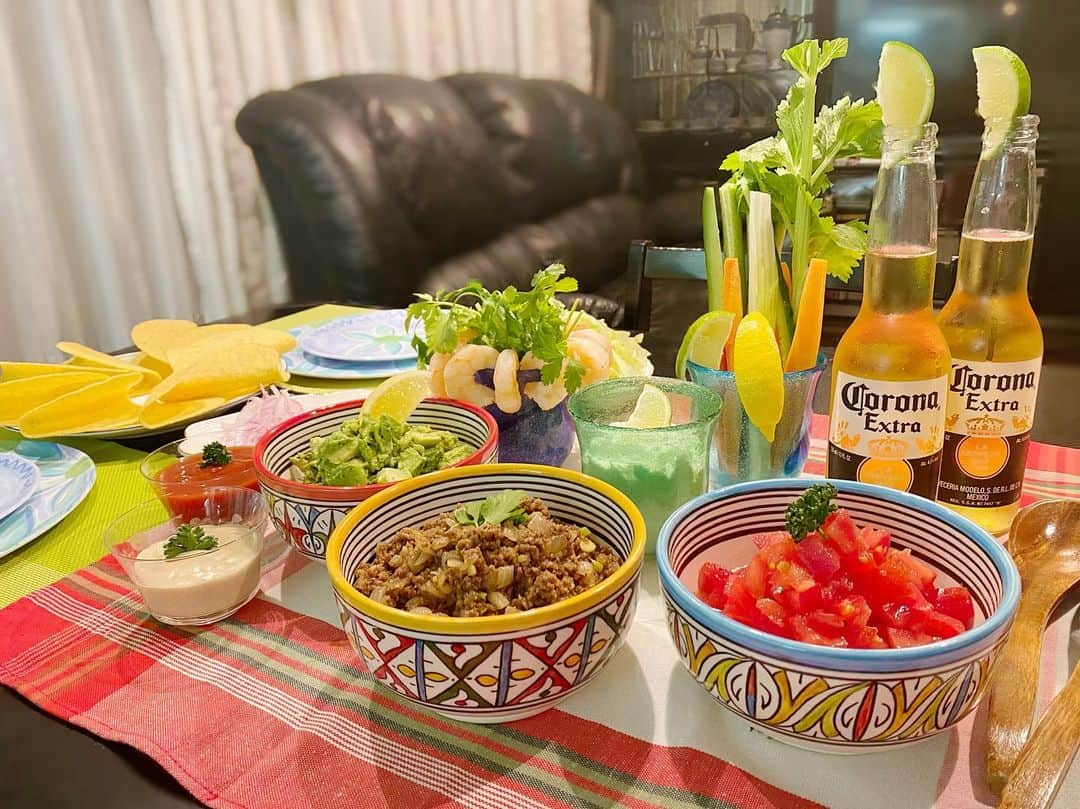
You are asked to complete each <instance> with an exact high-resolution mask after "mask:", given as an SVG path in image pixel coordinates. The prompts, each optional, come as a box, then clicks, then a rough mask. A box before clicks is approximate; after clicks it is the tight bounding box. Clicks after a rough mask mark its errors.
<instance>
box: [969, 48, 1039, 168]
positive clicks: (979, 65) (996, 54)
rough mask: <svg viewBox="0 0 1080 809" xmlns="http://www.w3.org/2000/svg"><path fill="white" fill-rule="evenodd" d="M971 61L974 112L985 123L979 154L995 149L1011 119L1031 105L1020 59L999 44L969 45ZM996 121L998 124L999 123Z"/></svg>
mask: <svg viewBox="0 0 1080 809" xmlns="http://www.w3.org/2000/svg"><path fill="white" fill-rule="evenodd" d="M971 56H972V58H973V59H974V60H975V77H976V89H977V92H978V95H979V106H978V110H977V111H978V113H979V117H981V118H982V119H983V120H984V121H987V122H988V132H987V133H986V135H985V136H984V138H983V154H987V153H992V152H995V151H997V149H998V147H999V146H1001V143H1002V141H1004V140H1005V136H1006V135H1007V134H1008V132H1009V129H1010V128H1011V127H1012V121H1013V119H1014V118H1018V117H1019V116H1021V115H1027V112H1028V108H1029V107H1030V106H1031V74H1029V73H1028V69H1027V66H1026V65H1025V64H1024V62H1023V60H1022V59H1021V58H1020V57H1019V56H1017V55H1016V54H1015V53H1013V52H1012V51H1010V50H1009V49H1008V48H1005V47H1003V46H1001V45H984V46H983V47H981V48H972V49H971ZM999 122H1000V123H999Z"/></svg>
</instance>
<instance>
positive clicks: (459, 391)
mask: <svg viewBox="0 0 1080 809" xmlns="http://www.w3.org/2000/svg"><path fill="white" fill-rule="evenodd" d="M498 358H499V352H498V350H497V349H494V348H492V347H491V346H481V345H475V344H472V343H470V344H469V345H465V346H462V347H461V348H459V349H457V350H456V351H454V353H453V354H452V355H451V357H450V359H449V360H447V361H446V366H445V367H444V368H443V385H445V386H446V393H447V395H449V396H450V397H451V398H454V399H460V400H461V401H463V402H469V403H470V404H474V405H476V406H477V407H487V406H488V405H490V404H494V403H495V391H493V390H492V389H491V388H489V387H488V386H487V385H481V384H480V383H479V382H477V381H476V373H477V371H483V370H485V369H487V368H494V367H495V361H496V360H497V359H498Z"/></svg>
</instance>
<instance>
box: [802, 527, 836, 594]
mask: <svg viewBox="0 0 1080 809" xmlns="http://www.w3.org/2000/svg"><path fill="white" fill-rule="evenodd" d="M795 555H796V557H798V559H799V562H800V563H802V565H803V567H805V568H806V569H807V570H809V571H810V575H811V576H813V577H814V578H815V579H817V580H818V581H819V582H820V583H821V584H826V583H828V581H829V580H830V579H831V578H832V577H833V576H834V575H836V571H838V570H839V569H840V554H838V553H837V552H836V550H835V549H834V548H833V547H832V546H830V545H828V544H826V543H825V540H824V539H822V538H821V535H820V534H816V533H815V534H808V535H807V537H806V539H804V540H803V541H802V542H800V543H799V544H798V545H796V546H795Z"/></svg>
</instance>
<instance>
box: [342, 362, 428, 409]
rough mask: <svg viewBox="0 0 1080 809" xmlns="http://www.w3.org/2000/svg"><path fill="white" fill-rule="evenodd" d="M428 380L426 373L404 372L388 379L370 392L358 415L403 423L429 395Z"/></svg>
mask: <svg viewBox="0 0 1080 809" xmlns="http://www.w3.org/2000/svg"><path fill="white" fill-rule="evenodd" d="M429 379H430V374H428V372H427V371H405V372H404V373H400V374H397V375H396V376H392V377H390V378H389V379H387V380H386V381H384V382H383V383H382V384H380V385H379V386H378V387H377V388H375V390H373V391H372V392H371V395H370V396H368V397H367V399H366V400H365V401H364V406H363V407H361V408H360V414H361V415H363V416H371V417H372V418H376V417H378V416H382V415H386V416H390V417H391V418H394V419H396V420H398V421H405V420H406V419H408V418H409V416H411V415H412V412H413V411H414V410H416V406H417V405H418V404H420V402H422V401H423V400H424V398H425V397H427V396H430V395H431V393H430V391H431V389H430V387H429V386H428V380H429Z"/></svg>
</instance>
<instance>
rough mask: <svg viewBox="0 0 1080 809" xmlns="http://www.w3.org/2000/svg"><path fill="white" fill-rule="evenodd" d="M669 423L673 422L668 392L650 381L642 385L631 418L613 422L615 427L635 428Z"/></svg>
mask: <svg viewBox="0 0 1080 809" xmlns="http://www.w3.org/2000/svg"><path fill="white" fill-rule="evenodd" d="M669 424H671V402H670V401H668V397H667V394H666V393H664V391H662V390H660V388H658V387H656V386H655V385H650V384H648V383H646V384H645V385H643V386H642V388H641V393H639V394H638V400H637V403H636V404H635V405H634V409H633V411H631V413H630V416H629V418H627V419H626V421H616V422H612V425H613V426H615V427H631V428H633V429H635V430H650V429H653V428H656V427H667V426H668V425H669Z"/></svg>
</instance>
